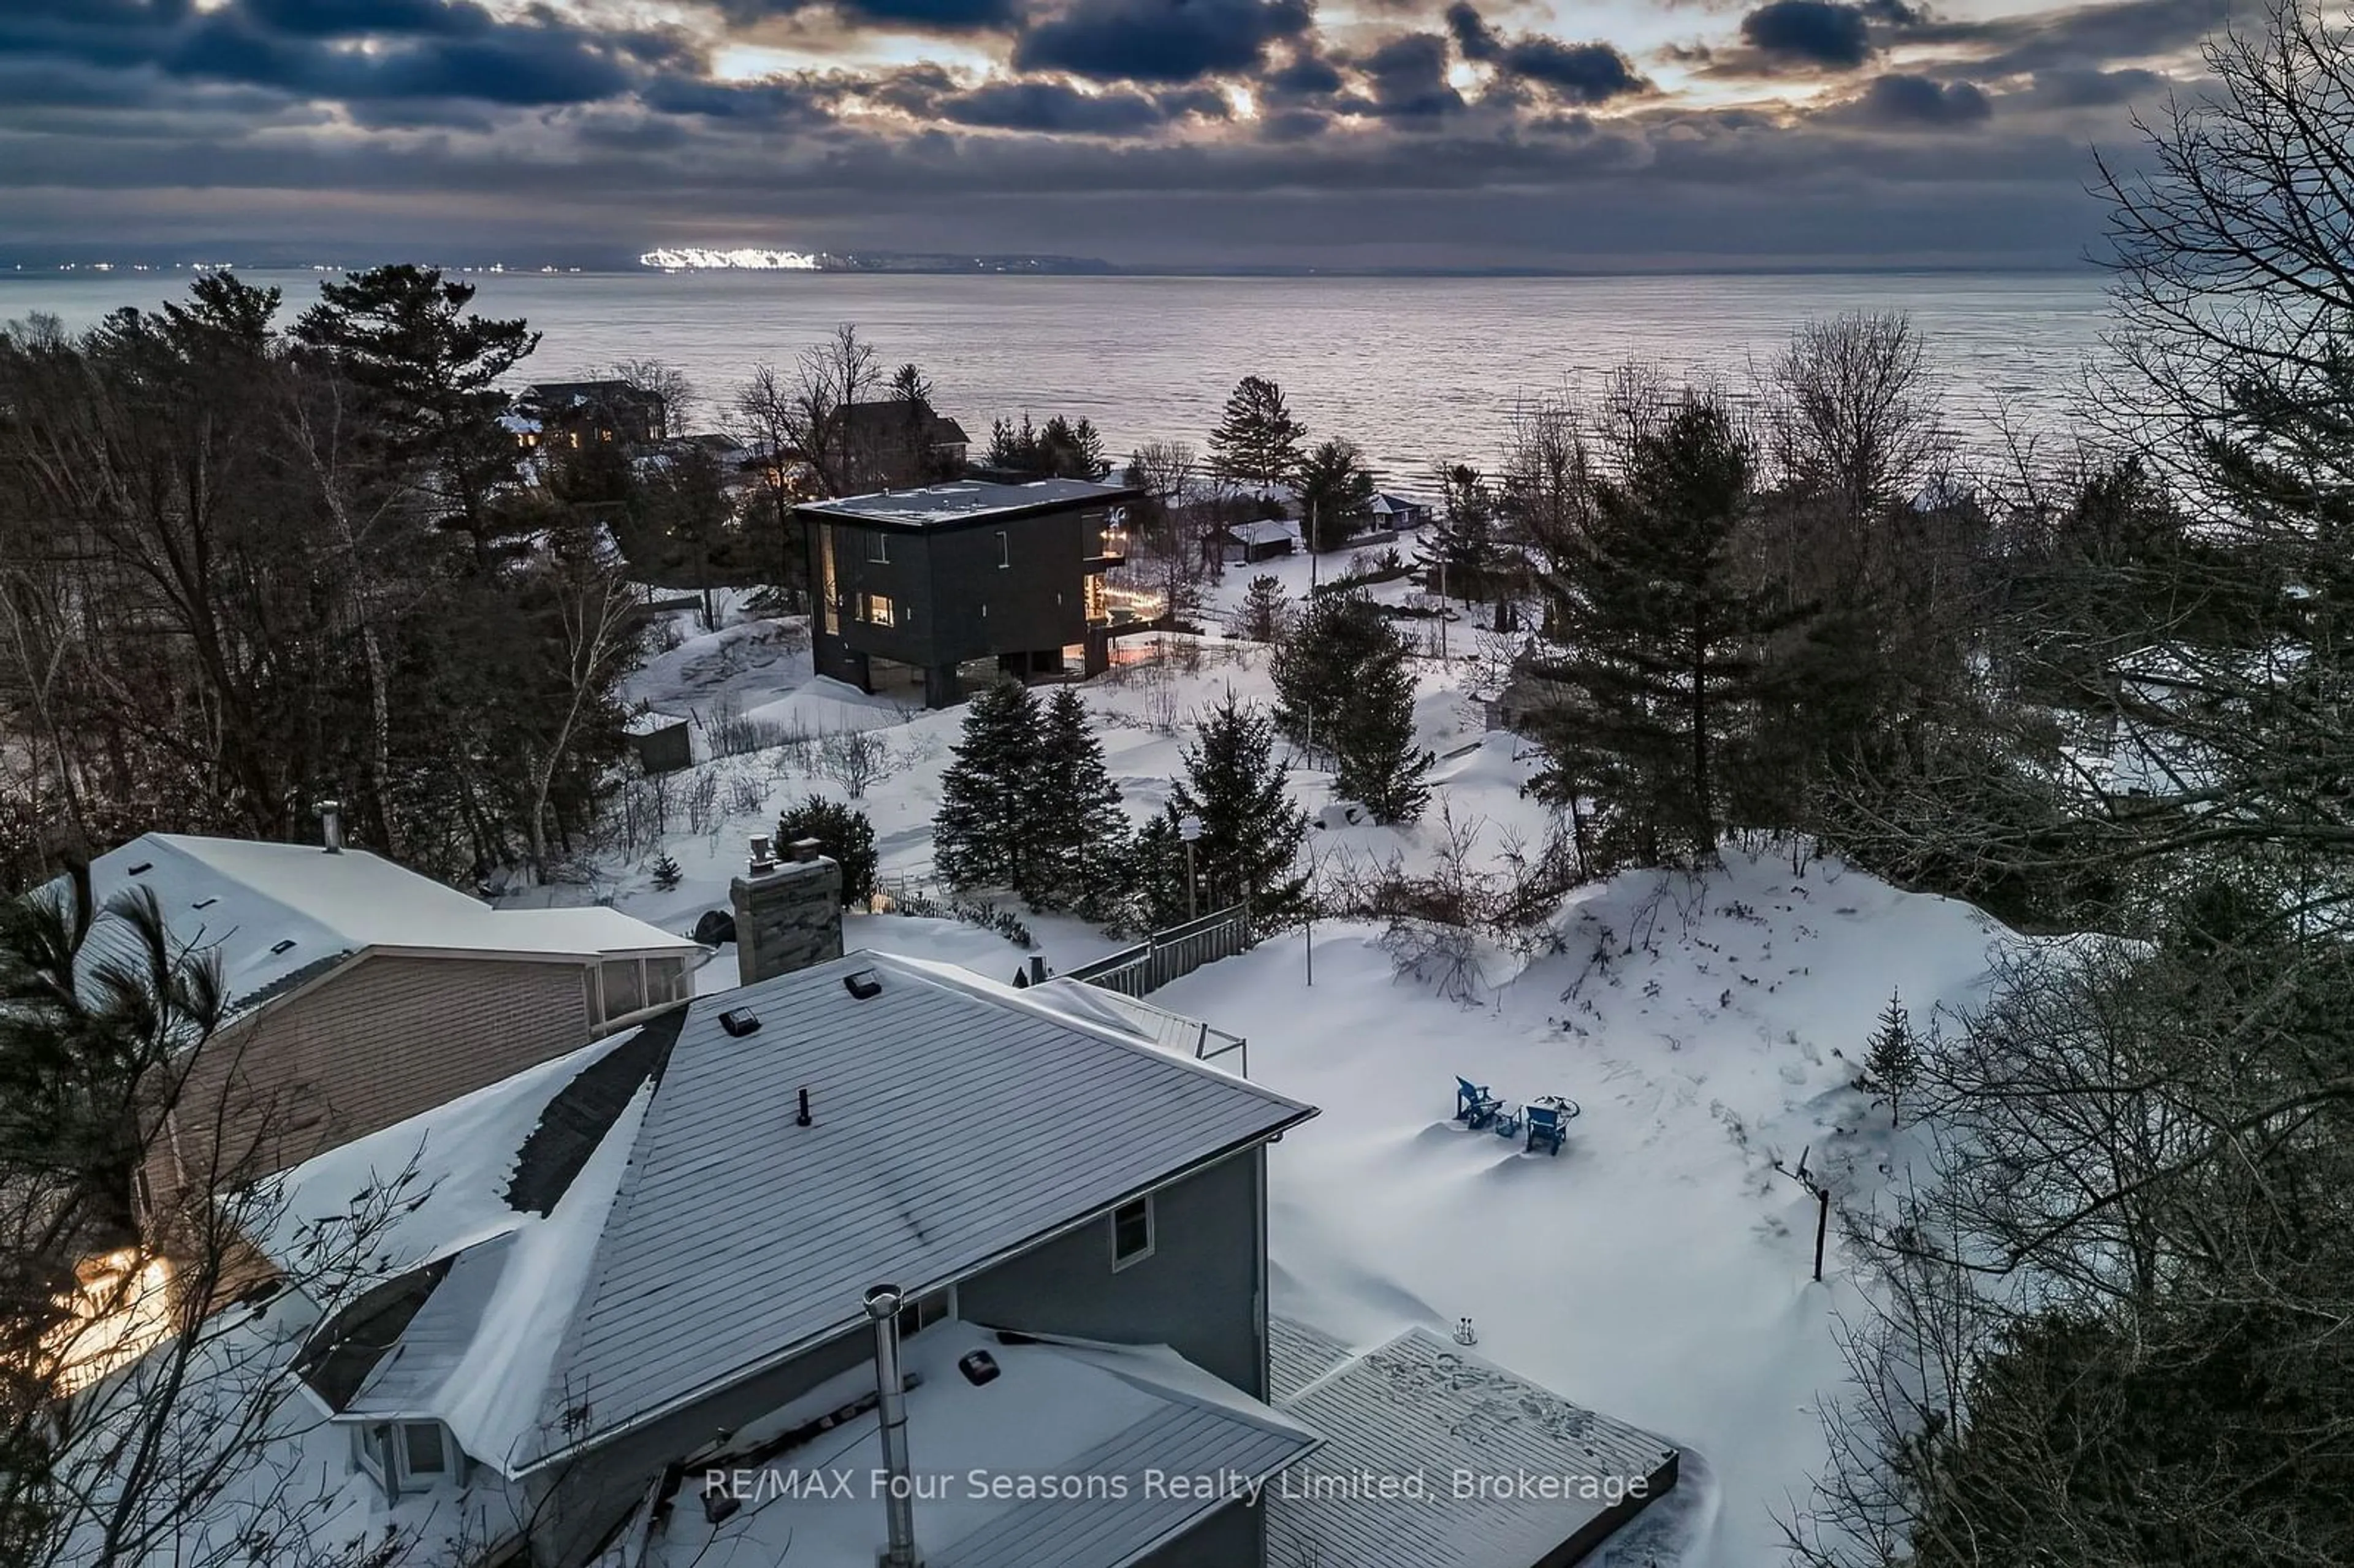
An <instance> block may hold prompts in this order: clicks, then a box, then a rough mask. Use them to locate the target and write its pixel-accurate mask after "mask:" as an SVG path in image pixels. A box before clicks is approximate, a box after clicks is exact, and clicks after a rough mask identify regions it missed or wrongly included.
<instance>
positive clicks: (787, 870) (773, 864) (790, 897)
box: [727, 833, 842, 985]
mask: <svg viewBox="0 0 2354 1568" xmlns="http://www.w3.org/2000/svg"><path fill="white" fill-rule="evenodd" d="M727 891H728V894H729V895H730V897H731V898H732V900H733V902H734V903H735V906H736V977H737V981H738V982H739V983H741V984H744V985H750V984H752V983H753V982H754V981H756V980H773V979H774V978H775V977H777V976H778V975H788V974H790V973H792V972H793V971H794V970H795V969H808V968H809V967H810V966H811V964H822V963H824V962H825V961H826V960H827V959H838V958H840V957H842V867H841V866H840V865H839V864H838V863H835V862H833V861H832V860H830V859H828V858H827V857H826V856H824V855H822V854H820V853H818V845H817V841H816V840H815V839H801V840H799V841H797V842H794V843H792V844H791V845H790V846H788V848H787V851H786V858H785V859H784V860H782V861H779V860H777V859H776V858H775V857H774V856H773V855H771V854H770V853H769V838H768V835H767V834H765V833H760V834H756V835H754V837H753V839H752V853H751V856H750V859H749V862H748V865H747V867H746V870H745V874H743V875H742V876H739V877H737V878H736V879H735V880H734V881H733V882H731V883H729V884H728V885H727Z"/></svg>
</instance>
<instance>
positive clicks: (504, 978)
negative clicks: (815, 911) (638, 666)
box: [83, 818, 704, 1218]
mask: <svg viewBox="0 0 2354 1568" xmlns="http://www.w3.org/2000/svg"><path fill="white" fill-rule="evenodd" d="M90 890H91V893H92V895H93V896H94V898H95V900H96V902H97V904H98V906H100V907H101V909H102V908H104V906H106V905H107V904H108V903H109V902H110V901H111V900H112V899H113V898H114V897H116V896H117V895H123V894H138V893H145V894H147V895H152V896H153V897H154V900H155V906H156V908H157V910H158V911H159V913H160V914H161V915H162V916H163V919H164V927H165V929H166V930H167V931H168V933H169V935H170V938H171V939H172V941H173V943H174V944H175V946H176V947H177V948H179V949H180V950H181V951H182V952H185V953H187V954H191V955H195V956H197V957H200V958H202V959H207V960H208V961H210V962H212V963H214V964H217V966H218V969H219V972H220V976H221V986H222V994H223V996H224V998H225V999H226V1001H227V1002H228V1021H227V1022H226V1023H225V1024H224V1025H223V1027H222V1028H220V1029H219V1030H218V1031H217V1033H215V1034H214V1035H213V1036H212V1037H211V1038H210V1039H209V1040H207V1041H206V1042H205V1043H204V1044H202V1045H201V1046H200V1047H198V1049H197V1051H196V1056H195V1058H194V1059H193V1061H192V1062H191V1064H190V1065H189V1066H188V1068H187V1071H186V1076H185V1079H184V1081H183V1082H182V1083H181V1085H180V1087H179V1090H178V1093H177V1095H176V1097H175V1102H174V1104H173V1106H172V1107H171V1108H170V1109H169V1111H168V1112H167V1113H166V1115H165V1118H164V1126H163V1128H162V1129H161V1130H162V1136H161V1137H160V1138H158V1139H155V1140H154V1152H153V1154H152V1155H151V1157H150V1159H149V1161H148V1165H147V1167H146V1169H145V1171H143V1182H142V1185H143V1188H144V1192H143V1193H142V1194H140V1202H139V1203H138V1205H137V1208H138V1210H139V1212H140V1213H141V1215H142V1218H144V1217H145V1215H146V1214H147V1213H150V1212H152V1210H153V1208H154V1205H155V1204H158V1203H164V1202H171V1201H172V1200H173V1199H175V1197H176V1196H177V1195H178V1194H180V1193H182V1192H186V1191H188V1190H190V1189H191V1188H201V1189H204V1190H210V1188H211V1187H212V1185H213V1184H214V1182H215V1180H216V1178H215V1177H214V1176H213V1175H212V1174H211V1171H212V1170H213V1167H214V1165H215V1161H216V1160H217V1159H219V1160H228V1162H229V1163H230V1164H231V1165H232V1167H233V1169H232V1170H230V1171H228V1172H226V1174H228V1175H232V1176H234V1177H237V1178H239V1179H249V1178H252V1177H257V1176H260V1175H265V1174H267V1173H269V1172H270V1171H278V1170H282V1169H284V1168H285V1167H287V1166H290V1165H292V1164H295V1163H297V1162H299V1161H301V1160H306V1159H309V1158H310V1157H312V1156H313V1155H315V1154H317V1153H319V1152H320V1151H321V1150H328V1149H332V1148H334V1147H335V1146H337V1145H338V1144H342V1143H345V1142H347V1141H349V1140H350V1139H355V1138H359V1137H362V1136H364V1135H366V1134H367V1133H371V1132H374V1131H376V1130H377V1129H378V1128H385V1127H388V1126H390V1125H391V1124H393V1123H394V1122H397V1121H400V1120H402V1119H404V1118H408V1117H411V1116H414V1115H416V1114H417V1113H418V1112H419V1111H421V1110H424V1109H427V1108H428V1107H432V1106H437V1105H440V1104H442V1103H443V1102H444V1101H447V1100H449V1099H451V1098H453V1097H456V1096H459V1095H462V1094H465V1093H467V1092H468V1091H470V1090H472V1089H478V1088H481V1087H482V1086H484V1085H486V1084H491V1083H495V1082H497V1081H498V1080H499V1079H501V1078H504V1077H507V1076H509V1075H512V1074H514V1072H516V1071H517V1070H519V1069H521V1068H524V1067H527V1066H530V1065H533V1064H534V1063H537V1062H544V1061H546V1060H548V1059H549V1058H551V1057H555V1056H559V1055H562V1054H565V1053H567V1052H568V1051H573V1050H577V1049H578V1048H579V1047H580V1046H582V1045H584V1044H588V1042H589V1041H591V1040H593V1039H595V1038H596V1037H598V1036H599V1035H600V1034H604V1033H609V1032H610V1031H612V1030H615V1029H619V1028H624V1027H627V1026H629V1025H630V1024H631V1023H632V1022H634V1021H636V1020H637V1019H639V1018H642V1017H645V1016H647V1015H649V1014H651V1013H652V1012H654V1011H657V1010H659V1009H661V1008H663V1007H666V1006H668V1005H669V1004H671V1003H672V1002H673V1001H677V1000H679V999H680V998H682V997H684V996H685V995H687V994H688V991H689V989H690V986H691V980H690V969H691V967H692V966H693V965H694V964H695V962H696V961H697V960H698V959H700V958H701V957H702V956H703V952H704V949H703V948H700V947H699V946H697V945H696V944H695V943H694V942H692V941H690V940H688V939H687V938H684V937H677V936H673V935H672V934H671V933H669V932H667V931H663V930H662V929H660V928H658V927H653V926H649V925H647V924H646V923H645V922H644V921H642V920H639V919H636V918H633V917H632V916H627V915H623V914H621V913H620V912H619V911H618V910H613V909H608V908H601V907H596V908H580V909H493V908H492V907H491V906H488V905H485V904H483V903H482V902H481V901H480V900H479V899H475V898H472V897H469V896H468V895H465V894H463V893H460V892H458V891H457V890H456V889H454V888H451V887H447V886H444V885H441V884H440V883H438V882H435V881H433V880H432V879H431V878H429V877H425V876H420V875H419V874H417V873H415V872H412V871H408V870H406V869H404V868H403V867H401V866H398V865H395V864H394V863H391V862H390V861H387V860H383V859H380V858H378V857H377V856H376V855H373V854H369V853H366V852H365V851H362V850H355V849H346V848H344V847H343V846H342V845H341V844H340V842H338V835H337V833H336V832H335V829H334V821H333V819H332V818H331V819H330V821H329V829H328V842H327V843H326V844H325V845H315V844H284V843H252V842H243V841H240V840H235V839H214V838H198V837H190V836H185V835H181V834H176V833H147V834H144V835H143V836H141V837H139V838H137V839H133V841H132V842H129V843H127V844H124V845H122V847H121V848H119V849H115V850H111V851H109V852H108V853H105V854H103V855H101V856H100V857H99V858H98V859H97V860H96V861H94V862H92V863H91V865H90ZM83 951H84V954H85V961H86V963H90V964H95V963H99V962H104V961H107V960H109V959H112V960H115V961H120V962H136V961H137V960H138V955H139V951H140V948H139V947H138V944H137V938H136V936H135V934H134V933H133V929H132V928H131V927H130V926H128V925H127V924H126V923H125V922H123V921H122V919H120V918H119V917H117V916H113V915H111V914H102V915H101V916H99V917H98V918H97V919H96V920H95V921H94V922H93V923H92V925H91V927H90V935H89V938H88V939H87V942H86V943H85V946H84V948H83ZM453 1025H454V1026H453Z"/></svg>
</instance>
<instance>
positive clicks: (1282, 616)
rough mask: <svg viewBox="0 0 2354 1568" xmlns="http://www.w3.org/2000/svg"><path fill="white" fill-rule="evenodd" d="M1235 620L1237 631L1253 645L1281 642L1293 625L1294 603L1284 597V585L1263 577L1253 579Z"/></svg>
mask: <svg viewBox="0 0 2354 1568" xmlns="http://www.w3.org/2000/svg"><path fill="white" fill-rule="evenodd" d="M1235 619H1236V630H1239V631H1240V632H1241V633H1242V635H1243V636H1245V637H1247V638H1248V639H1250V640H1251V641H1253V642H1275V641H1280V640H1281V638H1282V636H1283V632H1284V628H1285V627H1287V626H1288V625H1289V624H1290V622H1291V602H1290V600H1289V599H1286V598H1285V597H1284V592H1283V584H1282V582H1281V581H1280V580H1278V578H1276V577H1269V576H1267V575H1266V574H1264V573H1262V574H1261V575H1260V576H1258V577H1253V578H1251V583H1250V588H1249V589H1248V590H1247V591H1246V592H1245V593H1244V595H1243V606H1242V611H1241V613H1240V614H1239V615H1238V616H1237V617H1236V618H1235Z"/></svg>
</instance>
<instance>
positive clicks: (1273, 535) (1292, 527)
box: [1218, 517, 1299, 566]
mask: <svg viewBox="0 0 2354 1568" xmlns="http://www.w3.org/2000/svg"><path fill="white" fill-rule="evenodd" d="M1218 543H1219V545H1220V546H1222V547H1223V548H1224V550H1225V557H1226V559H1227V561H1229V562H1230V563H1235V564H1239V565H1243V566H1248V565H1250V564H1252V563H1253V562H1256V561H1271V560H1274V559H1275V558H1276V557H1277V556H1288V555H1290V554H1291V553H1292V552H1293V551H1294V550H1296V549H1298V548H1299V527H1298V525H1297V524H1292V523H1289V522H1287V521H1285V520H1284V519H1282V518H1279V517H1262V518H1260V519H1259V520H1258V521H1257V522H1255V523H1229V524H1226V525H1225V527H1223V528H1221V529H1219V530H1218Z"/></svg>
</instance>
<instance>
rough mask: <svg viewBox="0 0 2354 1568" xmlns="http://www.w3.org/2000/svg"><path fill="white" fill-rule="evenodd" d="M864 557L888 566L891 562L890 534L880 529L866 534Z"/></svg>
mask: <svg viewBox="0 0 2354 1568" xmlns="http://www.w3.org/2000/svg"><path fill="white" fill-rule="evenodd" d="M866 558H867V559H868V560H870V561H880V562H882V563H883V564H884V565H885V566H886V567H887V566H889V565H890V564H891V535H888V534H885V533H884V532H882V531H881V530H880V529H876V530H872V531H870V532H869V533H868V534H867V535H866Z"/></svg>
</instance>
